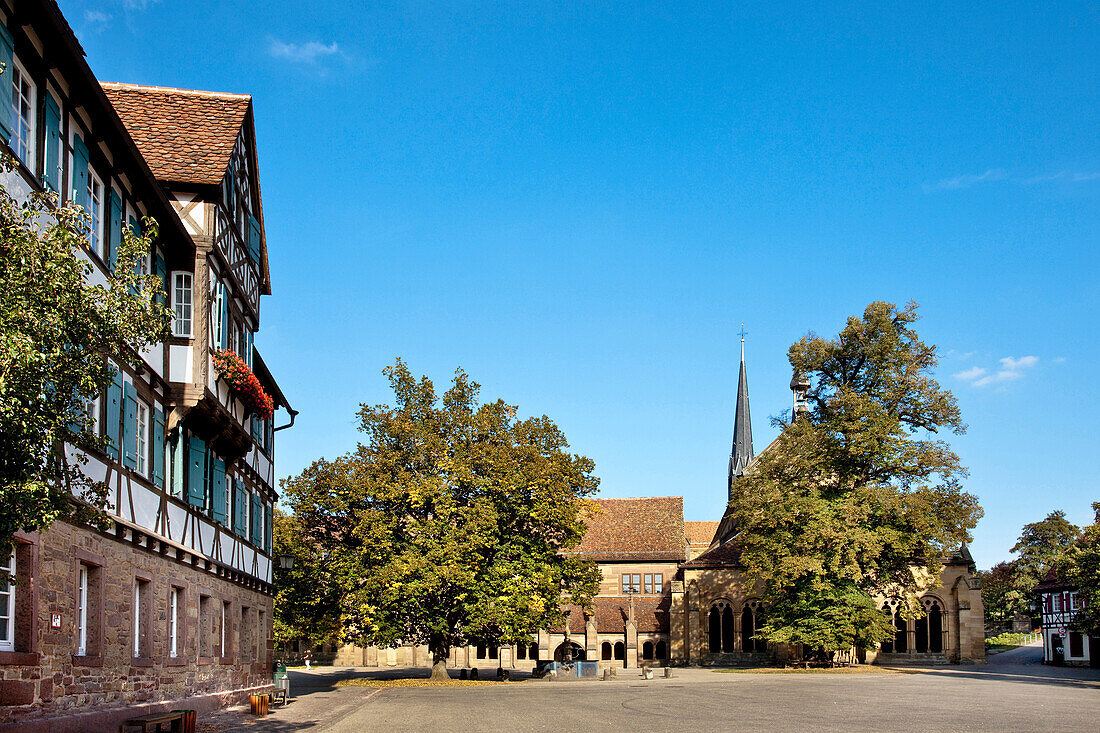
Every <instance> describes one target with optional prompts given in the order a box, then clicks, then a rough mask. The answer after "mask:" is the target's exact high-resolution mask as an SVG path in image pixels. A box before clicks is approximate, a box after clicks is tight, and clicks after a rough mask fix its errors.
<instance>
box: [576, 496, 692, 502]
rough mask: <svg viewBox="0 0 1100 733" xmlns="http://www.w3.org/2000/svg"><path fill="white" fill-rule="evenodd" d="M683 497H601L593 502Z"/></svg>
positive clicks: (676, 497) (677, 497)
mask: <svg viewBox="0 0 1100 733" xmlns="http://www.w3.org/2000/svg"><path fill="white" fill-rule="evenodd" d="M683 498H684V497H683V496H600V497H597V498H595V499H593V501H643V500H645V501H649V500H651V499H683Z"/></svg>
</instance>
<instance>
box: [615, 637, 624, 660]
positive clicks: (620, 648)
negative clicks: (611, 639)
mask: <svg viewBox="0 0 1100 733" xmlns="http://www.w3.org/2000/svg"><path fill="white" fill-rule="evenodd" d="M615 659H618V660H619V661H622V660H624V659H626V647H625V646H624V645H623V643H622V642H621V641H616V642H615Z"/></svg>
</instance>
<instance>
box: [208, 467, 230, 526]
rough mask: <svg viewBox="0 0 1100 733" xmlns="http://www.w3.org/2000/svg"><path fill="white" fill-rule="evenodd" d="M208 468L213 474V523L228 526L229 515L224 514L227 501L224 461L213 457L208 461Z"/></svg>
mask: <svg viewBox="0 0 1100 733" xmlns="http://www.w3.org/2000/svg"><path fill="white" fill-rule="evenodd" d="M210 466H211V468H210V471H211V473H212V474H213V481H214V491H213V494H214V507H213V511H212V514H213V515H214V521H215V522H218V523H219V524H222V525H226V524H229V515H228V514H226V506H225V503H226V501H227V497H226V492H227V489H226V486H225V461H223V460H222V459H221V458H218V457H217V456H213V459H212V460H211V461H210Z"/></svg>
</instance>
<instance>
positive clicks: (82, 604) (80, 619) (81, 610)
mask: <svg viewBox="0 0 1100 733" xmlns="http://www.w3.org/2000/svg"><path fill="white" fill-rule="evenodd" d="M88 573H89V571H88V566H87V565H85V564H84V563H81V564H80V573H79V576H78V577H77V591H76V595H77V597H76V604H77V608H76V655H77V656H78V657H83V656H85V655H86V654H87V653H88Z"/></svg>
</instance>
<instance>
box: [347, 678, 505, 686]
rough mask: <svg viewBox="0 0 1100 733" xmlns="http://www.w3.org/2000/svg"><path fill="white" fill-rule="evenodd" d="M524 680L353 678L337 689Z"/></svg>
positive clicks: (501, 682)
mask: <svg viewBox="0 0 1100 733" xmlns="http://www.w3.org/2000/svg"><path fill="white" fill-rule="evenodd" d="M522 681H523V680H515V681H512V682H503V681H500V680H430V679H427V678H417V679H396V680H375V679H371V678H369V677H353V678H351V679H347V680H340V681H339V682H337V683H336V686H337V687H480V686H483V685H514V684H518V683H519V682H522Z"/></svg>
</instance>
